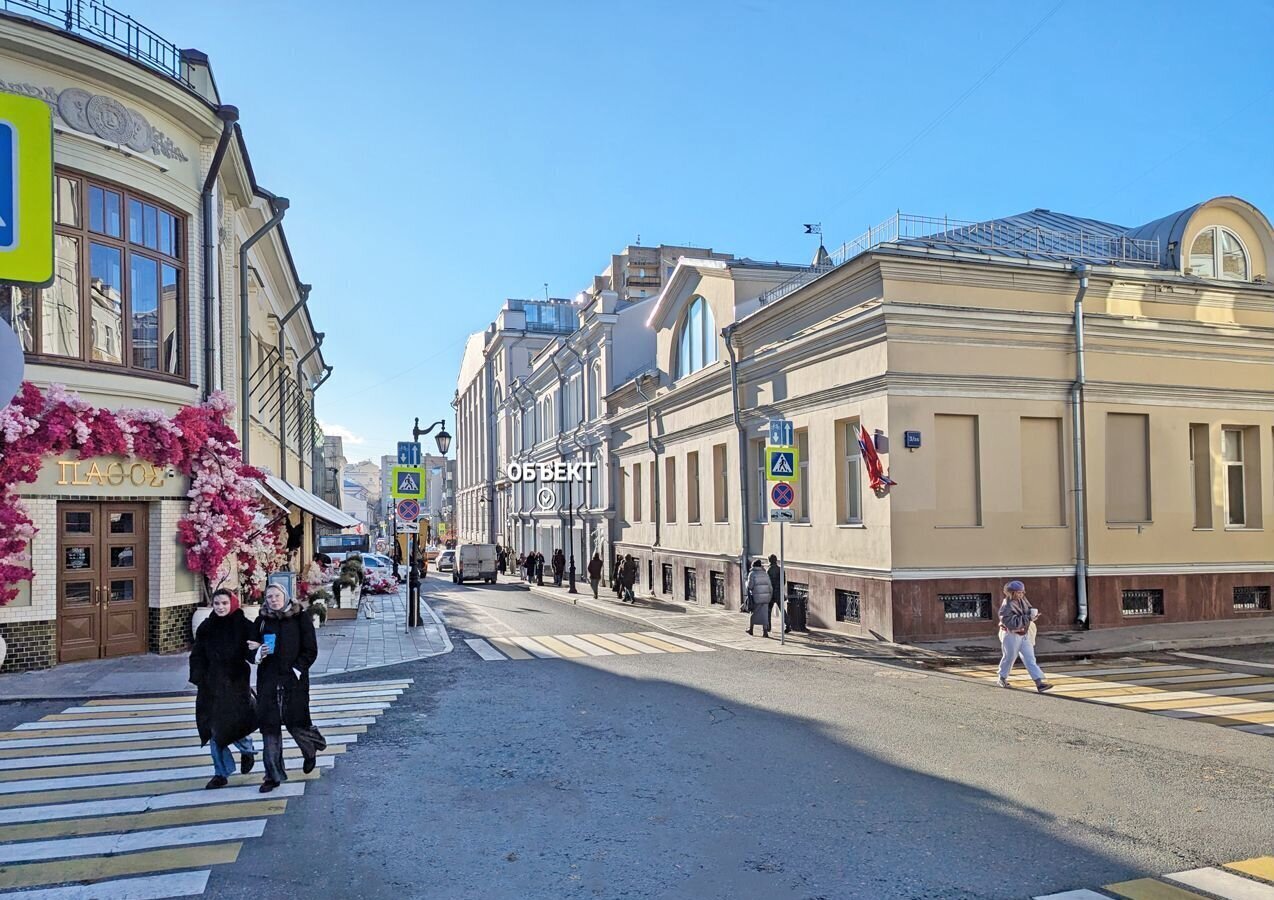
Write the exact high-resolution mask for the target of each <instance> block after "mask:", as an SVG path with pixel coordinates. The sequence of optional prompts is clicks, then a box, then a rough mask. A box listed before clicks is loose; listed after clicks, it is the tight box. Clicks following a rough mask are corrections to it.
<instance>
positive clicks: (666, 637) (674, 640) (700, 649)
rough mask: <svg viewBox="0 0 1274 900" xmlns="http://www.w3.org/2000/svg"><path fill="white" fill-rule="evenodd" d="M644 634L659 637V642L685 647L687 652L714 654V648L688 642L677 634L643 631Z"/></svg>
mask: <svg viewBox="0 0 1274 900" xmlns="http://www.w3.org/2000/svg"><path fill="white" fill-rule="evenodd" d="M642 634H645V635H649V636H650V637H657V638H659V640H661V641H664V642H666V643H669V644H676V645H677V646H678V647H685V648H686V649H687V650H693V651H694V652H695V653H713V652H715V650H714V648H712V647H705V646H703V644H696V643H695V642H694V641H687V640H686V639H685V638H679V637H677V636H676V635H675V634H664V633H663V632H661V631H643V632H642Z"/></svg>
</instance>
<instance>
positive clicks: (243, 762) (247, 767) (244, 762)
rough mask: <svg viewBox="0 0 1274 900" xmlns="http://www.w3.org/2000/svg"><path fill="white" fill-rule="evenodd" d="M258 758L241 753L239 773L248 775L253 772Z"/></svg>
mask: <svg viewBox="0 0 1274 900" xmlns="http://www.w3.org/2000/svg"><path fill="white" fill-rule="evenodd" d="M256 761H257V758H256V757H255V756H253V755H252V754H251V753H241V754H240V755H239V771H240V772H242V773H243V774H244V775H247V774H248V773H249V772H251V771H252V767H253V766H254V765H255V764H256Z"/></svg>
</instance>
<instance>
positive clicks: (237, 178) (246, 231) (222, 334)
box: [0, 13, 330, 670]
mask: <svg viewBox="0 0 1274 900" xmlns="http://www.w3.org/2000/svg"><path fill="white" fill-rule="evenodd" d="M104 14H110V13H104ZM64 26H65V22H61V21H60V20H59V18H58V17H54V18H53V20H51V21H50V22H48V23H41V22H39V21H36V20H33V19H30V18H21V17H17V16H11V15H8V14H0V91H5V92H9V93H17V94H23V95H28V96H35V97H39V98H41V99H43V100H45V101H46V102H47V103H48V104H49V105H50V107H51V108H52V109H53V111H54V128H55V137H54V156H55V163H56V167H57V175H58V178H57V182H58V183H57V201H58V204H57V237H56V243H57V263H56V276H55V281H54V284H53V285H52V286H50V287H47V288H44V289H42V290H34V291H33V290H29V289H24V288H18V287H14V286H8V285H0V316H2V317H3V319H4V320H5V323H6V327H13V328H14V329H15V330H16V331H17V333H18V334H19V337H20V340H21V341H22V342H23V345H24V349H25V350H26V353H27V358H26V373H25V374H26V377H27V379H28V380H31V381H33V382H35V383H36V384H38V385H40V386H47V385H50V384H55V383H56V384H62V385H65V386H66V387H67V388H68V389H70V390H71V391H73V392H74V393H76V394H78V395H80V396H81V397H82V398H83V399H84V400H86V401H87V402H89V403H90V404H93V405H95V406H103V407H107V408H111V409H120V408H124V407H132V408H155V409H159V410H162V411H164V412H166V413H169V414H172V413H175V412H176V411H177V410H179V409H180V408H181V407H183V406H187V405H192V404H196V403H199V402H200V401H201V399H203V398H204V397H206V396H207V395H208V394H209V393H210V392H212V391H214V390H224V391H225V392H226V393H228V394H229V395H230V396H231V398H232V399H234V400H235V401H236V406H237V407H238V409H240V410H245V411H246V413H247V418H246V426H247V428H246V433H245V428H244V425H245V420H244V419H243V418H242V417H241V416H240V415H239V414H236V426H237V427H238V429H239V431H240V433H241V437H242V439H243V440H244V443H245V445H246V448H247V449H246V456H247V458H248V460H249V461H250V462H251V463H252V464H254V465H256V466H258V467H260V468H262V469H265V470H267V471H268V472H270V473H272V475H273V476H275V477H277V478H279V479H282V480H283V481H284V482H286V483H287V484H286V487H287V488H288V493H287V494H286V495H284V494H276V500H277V501H278V508H280V509H282V510H286V511H287V513H288V515H289V519H290V523H291V524H293V525H300V526H301V527H303V528H304V529H305V536H304V539H303V540H302V541H301V547H302V553H301V554H299V555H298V558H297V564H298V565H302V564H303V563H304V558H305V557H306V556H307V552H306V551H307V550H308V548H309V547H310V546H311V541H310V538H309V528H310V520H311V516H310V515H309V514H306V513H305V512H304V510H303V507H302V505H300V504H298V503H296V502H293V501H294V499H299V500H301V501H302V502H303V503H304V504H308V505H313V504H311V503H310V500H309V499H307V496H308V495H303V494H304V492H301V491H297V490H296V489H297V488H308V487H312V486H313V483H314V482H313V472H312V459H313V452H312V451H313V448H314V445H315V441H316V439H319V440H321V436H320V435H319V434H318V431H317V428H316V419H315V416H314V391H315V389H316V386H317V385H318V384H321V382H322V381H323V380H324V379H325V378H326V376H327V373H328V372H330V369H329V368H328V367H326V366H325V365H324V363H323V358H322V353H321V351H320V350H319V349H318V346H319V344H320V343H321V335H318V334H316V332H315V330H314V327H313V323H312V322H311V320H310V317H309V313H308V311H306V309H305V307H304V305H303V303H301V301H302V300H303V299H304V296H305V295H306V294H307V293H308V287H307V286H305V285H302V284H301V282H300V279H299V278H298V276H297V272H296V267H295V265H294V262H293V259H292V255H291V252H290V250H289V248H288V246H287V241H286V236H285V235H284V233H283V231H282V229H281V227H275V228H272V229H271V230H270V231H269V232H268V233H266V234H265V236H264V237H262V238H260V239H259V240H258V241H257V242H256V243H255V245H254V246H252V247H251V249H250V251H249V252H248V255H247V266H246V268H245V270H244V271H243V274H244V275H246V276H247V282H248V304H247V309H246V315H241V313H243V311H244V308H243V305H242V304H241V303H240V302H239V299H238V298H239V290H240V287H239V279H240V272H241V270H240V266H239V259H238V257H239V253H238V250H239V248H240V247H241V246H242V245H243V244H244V242H246V241H247V240H248V238H249V236H250V235H252V234H254V233H255V232H257V231H258V230H259V229H261V228H262V226H263V225H265V224H266V223H267V221H268V220H270V219H271V217H272V216H273V215H274V213H275V212H276V210H277V209H278V208H279V207H280V206H281V204H280V203H279V202H278V199H277V198H275V197H274V195H272V194H271V193H270V192H268V191H266V190H265V189H264V188H262V187H260V185H259V184H258V183H257V182H256V180H255V176H254V174H253V171H252V166H251V161H250V159H249V157H248V155H247V147H246V144H245V142H244V139H243V133H242V131H241V130H240V129H239V127H238V125H237V124H236V121H235V120H236V119H237V110H235V109H234V108H233V107H229V106H225V105H223V104H222V102H221V100H220V98H219V96H218V94H217V90H216V87H215V83H214V81H213V78H212V73H211V70H210V68H209V66H208V61H207V59H206V57H204V56H203V55H202V54H200V53H198V52H197V51H181V50H178V49H177V48H176V47H175V46H174V45H171V44H168V43H166V42H164V41H163V40H162V39H159V38H158V36H154V37H156V39H157V41H158V43H155V44H154V45H153V47H152V49H154V50H155V53H156V55H155V56H154V58H151V59H147V60H145V61H143V60H141V59H139V58H136V57H135V56H130V53H129V49H128V47H126V46H120V47H115V46H111V45H108V44H104V43H102V42H101V39H100V38H97V37H95V36H93V35H78V34H73V33H68V32H67V31H66V30H65V29H64ZM214 162H216V163H217V168H216V171H215V172H214V173H213V175H212V177H211V178H210V177H209V174H210V171H211V170H212V167H213V164H214ZM205 198H206V200H205ZM205 202H206V203H207V206H206V209H205ZM205 211H206V212H207V214H208V215H209V219H210V222H211V226H212V227H211V228H210V229H206V228H204V227H203V217H204V214H205ZM209 312H210V313H211V315H209V314H208V313H209ZM289 313H291V315H289ZM245 320H246V322H247V331H246V333H245V331H244V329H243V328H242V327H241V324H240V323H241V321H245ZM245 338H246V340H243V339H245ZM241 343H246V346H247V347H248V353H247V355H246V357H245V355H244V354H243V353H241V351H240V346H241ZM245 387H246V388H247V390H246V391H245ZM245 396H246V398H247V401H248V402H247V403H246V404H245V403H243V402H240V401H243V400H244V399H245ZM134 463H135V461H131V460H121V459H103V460H86V461H78V460H57V459H49V460H48V461H47V463H46V466H45V469H44V471H43V472H42V473H41V476H40V480H39V481H38V482H37V483H36V484H34V485H30V486H23V487H22V488H21V489H20V493H21V494H22V496H23V498H24V501H25V502H26V504H27V506H28V508H29V509H30V511H31V512H32V514H33V516H34V519H35V524H36V526H37V528H38V529H39V533H38V534H37V536H36V538H35V540H34V542H33V547H32V559H33V568H34V569H35V571H36V578H35V579H34V581H33V582H32V583H31V584H29V585H26V586H24V588H23V591H22V595H21V596H20V597H19V598H18V599H17V600H16V601H14V602H13V603H11V604H9V605H8V606H5V607H3V608H0V633H2V634H3V635H4V637H5V639H6V641H7V643H8V646H9V654H8V658H7V660H6V662H5V666H4V668H5V670H15V669H32V668H43V667H47V666H49V665H52V664H55V663H56V662H59V661H66V660H70V659H85V658H90V659H91V658H98V657H101V656H114V655H121V654H127V653H136V652H144V651H146V650H147V649H149V650H151V651H167V650H172V649H178V648H180V647H182V646H184V645H186V644H187V643H188V641H189V639H190V634H189V622H190V614H191V611H192V609H193V607H194V605H195V604H196V603H197V602H198V601H199V600H200V585H199V580H198V579H197V577H196V576H195V575H193V574H192V573H190V572H189V571H187V569H186V567H185V564H184V553H183V552H182V549H181V548H180V546H179V545H178V543H177V539H176V524H177V521H178V519H179V518H180V516H181V515H182V514H183V513H184V511H185V509H186V507H187V501H186V492H187V490H188V485H187V484H186V482H185V479H183V478H180V477H175V476H173V475H172V474H171V473H167V472H163V471H156V472H153V473H151V474H150V475H149V476H146V477H138V478H129V477H125V478H120V479H116V478H113V477H111V476H110V475H109V474H107V475H105V476H104V477H100V478H94V477H92V474H91V473H92V471H93V466H94V465H95V464H96V465H97V466H98V471H101V472H103V473H112V472H115V470H116V469H118V470H120V471H121V472H124V473H126V474H127V473H131V472H132V471H133V467H134ZM68 466H69V468H68ZM68 473H70V474H69V475H68ZM143 475H145V473H143ZM102 592H105V594H106V595H107V596H108V597H109V600H108V601H107V602H104V603H99V602H96V601H95V600H94V599H93V598H95V597H101V596H102V595H103V594H102ZM90 607H91V609H90Z"/></svg>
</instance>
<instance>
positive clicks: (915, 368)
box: [606, 197, 1274, 640]
mask: <svg viewBox="0 0 1274 900" xmlns="http://www.w3.org/2000/svg"><path fill="white" fill-rule="evenodd" d="M1271 254H1274V231H1271V227H1270V224H1269V221H1268V220H1267V219H1266V217H1265V216H1264V215H1263V214H1262V213H1261V212H1260V211H1258V210H1256V209H1255V208H1253V207H1252V206H1251V205H1249V204H1247V203H1246V202H1244V201H1242V200H1239V199H1237V198H1234V197H1220V198H1216V199H1213V200H1209V201H1207V202H1205V203H1200V204H1198V205H1196V206H1193V207H1191V208H1189V209H1187V210H1183V211H1181V212H1179V213H1174V214H1173V215H1170V216H1167V217H1165V218H1164V219H1161V220H1158V221H1156V222H1152V223H1149V224H1147V225H1145V226H1141V227H1139V228H1132V229H1129V228H1123V227H1120V226H1115V225H1111V224H1108V223H1103V222H1098V221H1095V220H1092V219H1082V218H1077V217H1073V216H1066V215H1060V214H1056V213H1051V212H1049V211H1047V210H1034V211H1032V212H1028V213H1024V214H1022V215H1019V216H1012V217H1008V218H1005V219H998V220H995V221H992V222H982V223H959V222H953V221H950V220H943V219H937V220H933V219H923V218H920V217H914V216H901V215H900V216H897V217H894V218H893V219H891V220H890V221H888V222H886V223H885V224H884V225H883V226H881V228H880V229H874V230H873V231H872V232H870V233H869V234H867V235H865V236H863V238H860V239H859V240H858V241H855V242H851V243H850V244H847V245H846V246H845V247H843V248H841V249H840V250H839V251H838V252H837V253H836V254H834V255H833V257H832V259H831V260H829V261H828V262H827V263H826V264H824V265H821V266H815V267H811V268H810V269H809V270H807V271H804V272H802V273H800V274H799V275H798V276H797V277H795V278H792V279H791V280H790V281H788V282H787V283H786V284H783V285H781V286H778V287H771V286H767V285H766V284H764V283H763V282H761V281H758V279H757V276H756V273H754V272H753V271H751V270H749V269H747V268H746V267H736V266H730V265H724V264H722V263H721V262H720V261H716V260H693V259H683V260H682V261H681V263H680V264H679V265H678V266H677V269H676V271H675V272H674V274H673V275H672V277H671V279H670V280H669V281H668V283H667V284H666V286H665V287H664V288H663V290H662V291H661V292H660V294H659V295H658V296H657V297H656V299H655V301H654V304H653V309H652V311H651V313H650V316H649V319H648V325H649V327H650V328H651V329H652V331H653V332H654V335H655V341H656V353H655V365H654V367H653V371H652V372H650V373H646V374H644V375H638V376H637V377H636V378H634V379H632V380H631V381H630V382H628V383H627V384H624V385H621V386H619V387H618V388H617V389H616V390H614V391H613V392H611V393H610V395H609V396H608V397H607V398H606V408H607V415H608V417H609V423H610V426H611V429H612V442H613V443H612V450H613V453H614V455H615V457H616V463H617V472H618V476H617V482H616V484H615V491H616V499H617V505H616V519H617V525H616V530H615V540H616V544H617V550H618V551H619V552H631V553H633V554H634V555H636V556H637V557H638V558H639V560H640V573H641V578H642V580H643V582H644V584H645V586H646V589H647V590H651V589H653V592H654V593H655V594H657V595H660V594H662V595H668V596H671V597H674V598H676V599H679V600H692V601H694V602H700V603H705V604H706V603H714V602H717V603H722V604H724V605H726V606H729V607H735V606H737V605H738V604H739V601H740V594H741V589H740V578H739V571H740V561H741V559H743V560H748V561H750V560H751V559H753V558H755V557H758V556H768V555H769V554H771V553H776V552H777V551H778V545H779V534H778V528H779V526H778V525H776V524H770V523H769V522H768V521H767V519H768V506H769V501H768V499H767V487H768V486H767V485H766V483H765V480H764V478H763V477H762V475H763V472H762V469H761V465H762V460H763V451H764V447H765V444H766V435H767V432H766V430H765V429H766V423H767V422H768V421H769V420H770V419H787V420H790V421H791V422H792V423H793V424H794V427H795V443H796V446H797V448H798V449H799V451H800V452H799V456H800V463H799V469H800V473H799V474H800V480H799V481H798V482H797V483H796V487H797V491H796V493H797V498H796V504H795V510H796V521H795V522H794V523H793V524H791V525H788V526H786V527H785V530H786V535H785V543H786V557H787V578H788V582H789V587H788V591H789V596H796V597H800V598H803V599H805V600H807V602H808V605H809V610H810V621H811V623H812V624H814V625H818V626H822V627H827V628H833V629H838V630H842V631H844V632H846V633H850V634H857V635H863V636H866V635H871V634H874V635H878V636H881V637H884V638H889V639H894V640H905V639H917V638H925V637H939V636H958V635H961V634H984V633H986V631H987V629H988V628H990V627H991V625H990V620H991V618H992V617H993V615H994V607H995V606H996V605H997V604H998V601H999V597H1000V586H1001V585H1002V584H1003V583H1004V582H1005V581H1006V580H1008V579H1009V578H1012V577H1019V578H1024V579H1026V580H1027V582H1028V586H1029V588H1030V593H1031V596H1032V598H1033V600H1034V601H1035V603H1036V605H1038V606H1040V607H1041V608H1042V609H1043V610H1044V614H1045V620H1044V627H1045V628H1049V629H1066V628H1071V627H1076V623H1082V624H1085V625H1088V626H1091V627H1107V626H1117V625H1123V624H1129V623H1139V622H1173V621H1185V620H1200V619H1204V620H1206V619H1221V618H1241V617H1248V616H1261V615H1268V614H1269V612H1270V590H1271V584H1272V583H1274V539H1271V532H1272V530H1274V510H1272V508H1271V507H1272V505H1274V287H1271V286H1270V285H1269V284H1268V283H1267V275H1268V272H1269V260H1270V259H1271V258H1272V256H1271ZM643 395H644V396H643ZM647 398H649V399H647ZM647 421H650V422H651V428H650V430H649V432H648V429H647ZM860 428H865V429H866V431H867V433H868V435H869V436H870V437H869V440H870V442H871V444H872V446H874V447H875V448H876V449H877V450H878V451H879V454H880V458H881V461H882V463H883V465H884V467H885V468H886V469H887V472H888V476H889V477H890V478H891V479H893V481H895V482H896V485H895V486H893V487H882V489H881V490H879V491H873V490H872V489H871V487H870V486H869V483H868V475H867V470H866V467H865V465H864V461H863V459H862V456H863V453H862V451H861V449H860V446H859V442H858V439H857V437H858V435H859V433H860ZM740 486H742V490H740V489H739V488H740Z"/></svg>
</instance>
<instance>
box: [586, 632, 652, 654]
mask: <svg viewBox="0 0 1274 900" xmlns="http://www.w3.org/2000/svg"><path fill="white" fill-rule="evenodd" d="M575 637H577V638H579V639H580V640H581V641H585V642H587V643H591V644H596V645H597V646H599V647H601V648H602V649H604V650H609V651H610V652H611V653H617V654H619V655H620V656H637V655H639V654H640V653H641V651H640V650H634V649H633V648H632V647H625V646H624V645H623V644H617V643H615V642H614V641H611V640H607V639H606V638H604V637H602V636H601V635H600V634H577V635H575Z"/></svg>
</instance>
